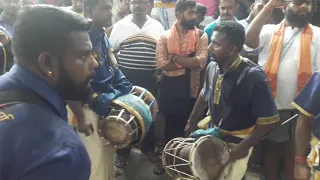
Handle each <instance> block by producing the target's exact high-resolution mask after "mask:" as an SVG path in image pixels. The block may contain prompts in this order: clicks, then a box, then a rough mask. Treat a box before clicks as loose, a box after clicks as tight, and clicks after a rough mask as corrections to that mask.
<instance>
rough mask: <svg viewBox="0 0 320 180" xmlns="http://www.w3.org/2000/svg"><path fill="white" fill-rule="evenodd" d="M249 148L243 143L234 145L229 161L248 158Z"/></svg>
mask: <svg viewBox="0 0 320 180" xmlns="http://www.w3.org/2000/svg"><path fill="white" fill-rule="evenodd" d="M249 149H250V147H249V146H247V145H246V144H244V143H240V144H238V145H236V146H235V147H234V148H233V149H231V155H230V156H231V160H232V161H236V160H238V159H242V158H245V157H247V156H248V153H249Z"/></svg>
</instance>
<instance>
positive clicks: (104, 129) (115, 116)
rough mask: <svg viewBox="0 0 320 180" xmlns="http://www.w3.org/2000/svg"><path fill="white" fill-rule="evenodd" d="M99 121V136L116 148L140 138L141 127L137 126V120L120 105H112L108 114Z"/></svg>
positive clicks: (132, 143)
mask: <svg viewBox="0 0 320 180" xmlns="http://www.w3.org/2000/svg"><path fill="white" fill-rule="evenodd" d="M100 121H101V122H100V127H101V132H100V133H101V136H102V137H105V138H106V139H107V140H108V141H110V143H111V144H112V145H114V146H115V147H116V148H117V149H122V148H125V147H128V146H130V145H134V144H136V143H138V142H139V141H140V139H141V128H139V124H138V121H137V120H136V119H135V117H134V116H132V115H131V114H130V113H129V112H128V111H127V110H126V109H122V108H121V107H120V106H114V108H113V109H112V110H111V112H110V113H109V116H108V117H105V118H104V119H102V120H100Z"/></svg>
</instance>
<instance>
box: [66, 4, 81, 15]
mask: <svg viewBox="0 0 320 180" xmlns="http://www.w3.org/2000/svg"><path fill="white" fill-rule="evenodd" d="M83 1H84V0H72V6H67V7H64V8H65V9H67V10H71V11H73V12H75V13H77V14H79V15H83V11H84V3H83Z"/></svg>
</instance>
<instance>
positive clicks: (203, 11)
mask: <svg viewBox="0 0 320 180" xmlns="http://www.w3.org/2000/svg"><path fill="white" fill-rule="evenodd" d="M196 7H197V13H199V14H201V16H205V15H206V14H207V7H205V6H204V5H203V4H200V3H197V5H196Z"/></svg>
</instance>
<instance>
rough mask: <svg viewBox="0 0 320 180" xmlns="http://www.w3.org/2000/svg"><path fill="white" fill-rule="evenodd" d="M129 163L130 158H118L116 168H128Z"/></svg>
mask: <svg viewBox="0 0 320 180" xmlns="http://www.w3.org/2000/svg"><path fill="white" fill-rule="evenodd" d="M128 163H129V161H128V157H124V156H117V159H116V167H117V168H124V167H126V165H127V164H128Z"/></svg>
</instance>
